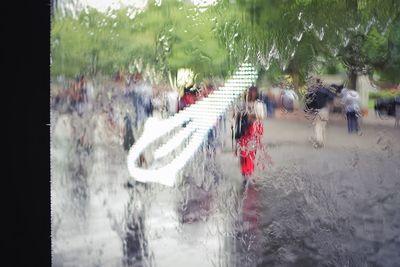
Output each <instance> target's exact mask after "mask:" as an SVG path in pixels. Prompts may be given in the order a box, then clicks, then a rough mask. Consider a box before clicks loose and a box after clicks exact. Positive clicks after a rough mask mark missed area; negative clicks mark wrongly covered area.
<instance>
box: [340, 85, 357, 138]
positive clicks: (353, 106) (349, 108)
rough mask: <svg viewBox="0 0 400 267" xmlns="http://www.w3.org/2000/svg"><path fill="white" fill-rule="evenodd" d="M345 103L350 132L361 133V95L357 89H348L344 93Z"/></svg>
mask: <svg viewBox="0 0 400 267" xmlns="http://www.w3.org/2000/svg"><path fill="white" fill-rule="evenodd" d="M343 90H344V89H343ZM343 105H344V110H345V112H346V118H347V130H348V132H349V133H353V132H355V133H359V131H360V127H359V123H358V118H359V117H360V96H359V94H358V93H357V91H354V90H348V91H347V92H345V94H344V95H343Z"/></svg>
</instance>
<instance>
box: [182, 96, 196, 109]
mask: <svg viewBox="0 0 400 267" xmlns="http://www.w3.org/2000/svg"><path fill="white" fill-rule="evenodd" d="M179 102H180V107H179V109H183V108H185V107H187V106H190V105H191V104H194V103H195V98H194V96H193V95H192V94H184V95H183V96H182V97H181V100H180V101H179Z"/></svg>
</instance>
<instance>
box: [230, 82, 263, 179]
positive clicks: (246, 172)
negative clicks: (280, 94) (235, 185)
mask: <svg viewBox="0 0 400 267" xmlns="http://www.w3.org/2000/svg"><path fill="white" fill-rule="evenodd" d="M235 115H236V116H238V115H241V116H242V117H245V119H246V121H245V122H243V120H242V123H243V124H244V125H245V128H244V129H243V130H244V131H243V133H242V135H241V136H240V137H239V138H238V139H237V143H236V150H235V151H236V154H237V151H239V152H240V155H239V156H240V169H241V173H242V175H243V178H244V181H243V183H244V185H245V184H246V183H247V182H248V180H249V178H250V177H251V176H252V175H253V173H254V163H255V158H256V153H257V148H259V147H260V146H261V137H262V135H263V133H264V126H263V123H262V119H263V118H264V105H263V104H262V102H261V101H260V100H259V99H258V88H257V87H255V86H252V87H250V88H249V90H248V93H247V97H246V99H245V101H243V102H242V103H241V105H240V106H239V107H238V109H237V110H236V111H235Z"/></svg>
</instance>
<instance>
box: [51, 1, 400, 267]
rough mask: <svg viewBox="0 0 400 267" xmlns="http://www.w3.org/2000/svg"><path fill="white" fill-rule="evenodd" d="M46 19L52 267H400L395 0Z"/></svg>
mask: <svg viewBox="0 0 400 267" xmlns="http://www.w3.org/2000/svg"><path fill="white" fill-rule="evenodd" d="M51 10H52V16H51V82H50V83H51V96H50V100H51V101H50V102H51V150H50V152H51V241H52V264H53V266H85V267H91V266H93V267H94V266H177V267H181V266H182V267H183V266H185V267H186V266H202V267H203V266H240V267H241V266H398V264H399V262H400V253H399V251H400V195H399V192H400V125H399V123H400V2H399V1H393V0H381V1H375V0H374V1H373V0H285V1H284V0H282V1H276V0H120V1H112V0H57V1H56V0H53V1H52V9H51Z"/></svg>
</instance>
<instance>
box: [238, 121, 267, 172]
mask: <svg viewBox="0 0 400 267" xmlns="http://www.w3.org/2000/svg"><path fill="white" fill-rule="evenodd" d="M263 133H264V126H263V124H262V122H259V121H255V122H254V123H252V124H251V125H250V126H249V127H248V128H247V129H246V131H245V134H244V135H243V136H242V137H240V138H239V147H240V167H241V172H242V175H245V176H250V175H252V174H253V172H254V160H255V158H256V153H257V147H259V146H260V145H261V137H262V135H263Z"/></svg>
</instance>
